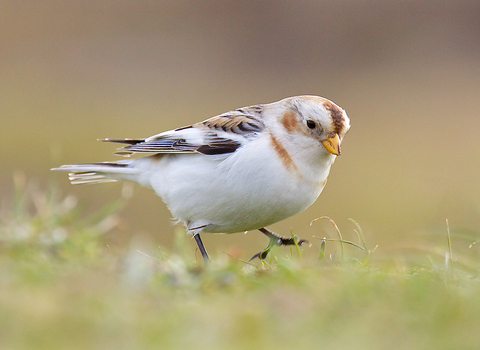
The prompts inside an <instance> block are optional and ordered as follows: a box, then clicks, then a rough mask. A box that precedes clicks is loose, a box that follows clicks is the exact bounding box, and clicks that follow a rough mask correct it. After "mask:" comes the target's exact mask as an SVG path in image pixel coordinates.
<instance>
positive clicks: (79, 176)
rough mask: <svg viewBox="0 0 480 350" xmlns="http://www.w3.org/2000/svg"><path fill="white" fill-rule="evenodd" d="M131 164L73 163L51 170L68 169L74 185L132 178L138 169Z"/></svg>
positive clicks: (126, 162)
mask: <svg viewBox="0 0 480 350" xmlns="http://www.w3.org/2000/svg"><path fill="white" fill-rule="evenodd" d="M129 165H130V161H120V162H115V163H113V162H105V163H93V164H71V165H62V166H60V167H58V168H53V169H51V170H56V171H68V172H69V174H68V178H69V180H70V181H71V183H72V184H73V185H80V184H97V183H105V182H116V181H118V180H122V179H130V178H131V176H132V175H135V174H138V169H136V168H134V167H131V166H129Z"/></svg>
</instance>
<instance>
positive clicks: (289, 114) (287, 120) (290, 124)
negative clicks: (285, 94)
mask: <svg viewBox="0 0 480 350" xmlns="http://www.w3.org/2000/svg"><path fill="white" fill-rule="evenodd" d="M280 122H281V123H282V125H283V127H284V128H285V130H287V131H288V132H292V131H294V130H299V129H300V125H298V119H297V114H296V113H295V111H292V110H288V111H286V112H285V114H284V115H283V117H282V119H280Z"/></svg>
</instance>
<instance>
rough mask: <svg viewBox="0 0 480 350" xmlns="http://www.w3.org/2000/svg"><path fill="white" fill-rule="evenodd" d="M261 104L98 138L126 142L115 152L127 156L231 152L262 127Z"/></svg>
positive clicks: (255, 134) (252, 136)
mask: <svg viewBox="0 0 480 350" xmlns="http://www.w3.org/2000/svg"><path fill="white" fill-rule="evenodd" d="M252 108H253V109H252ZM260 108H261V107H260V106H258V107H257V106H253V107H246V108H242V109H241V110H236V111H232V112H228V113H224V114H221V115H218V116H215V117H212V118H210V119H207V120H204V121H202V122H199V123H195V124H192V125H189V126H185V127H183V128H179V129H175V130H170V131H166V132H163V133H160V134H157V135H154V136H151V137H149V138H147V139H124V140H122V139H104V140H101V141H105V142H120V143H126V144H128V146H125V147H122V148H119V149H118V150H117V152H115V154H118V155H123V156H130V155H131V154H133V153H202V154H207V155H214V154H226V153H232V152H235V150H237V149H238V148H239V147H240V146H242V145H243V144H244V143H245V142H248V140H251V139H252V138H255V137H256V136H257V135H258V133H260V132H261V131H262V130H263V129H264V128H265V125H264V123H263V122H262V120H261V118H260V117H261V115H260V114H261V112H258V111H260ZM257 112H258V113H257Z"/></svg>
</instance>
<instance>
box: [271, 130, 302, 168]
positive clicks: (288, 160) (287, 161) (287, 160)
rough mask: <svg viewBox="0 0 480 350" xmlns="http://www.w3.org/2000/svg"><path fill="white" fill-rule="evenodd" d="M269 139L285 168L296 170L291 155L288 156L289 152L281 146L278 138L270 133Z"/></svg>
mask: <svg viewBox="0 0 480 350" xmlns="http://www.w3.org/2000/svg"><path fill="white" fill-rule="evenodd" d="M270 140H271V144H272V146H273V149H274V150H275V152H276V153H277V155H278V157H279V158H280V160H281V161H282V163H283V166H284V167H285V168H286V169H287V170H290V169H293V170H297V166H296V165H295V163H294V162H293V160H292V157H290V154H288V152H287V150H286V149H285V148H284V147H283V146H282V144H281V143H280V142H278V140H277V139H276V138H275V136H273V135H272V134H270Z"/></svg>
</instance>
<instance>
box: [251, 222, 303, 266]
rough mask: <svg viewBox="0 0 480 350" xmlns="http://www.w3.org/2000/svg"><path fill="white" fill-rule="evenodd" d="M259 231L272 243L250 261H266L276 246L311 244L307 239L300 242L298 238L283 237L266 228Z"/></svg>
mask: <svg viewBox="0 0 480 350" xmlns="http://www.w3.org/2000/svg"><path fill="white" fill-rule="evenodd" d="M259 231H260V232H262V233H263V234H264V235H265V236H267V237H268V238H269V239H270V241H269V242H268V246H267V247H266V248H265V249H264V250H262V251H261V252H259V253H257V254H255V255H254V256H252V257H251V258H250V260H249V261H252V260H253V259H255V258H259V259H260V260H265V258H266V257H267V255H268V253H269V252H270V250H271V249H272V248H273V246H276V245H295V244H297V245H299V246H301V245H302V244H304V243H307V244H308V243H310V242H308V241H307V240H306V239H300V240H299V239H298V236H294V237H285V236H281V235H279V234H278V233H275V232H273V231H270V230H269V229H266V228H265V227H263V228H261V229H259Z"/></svg>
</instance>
